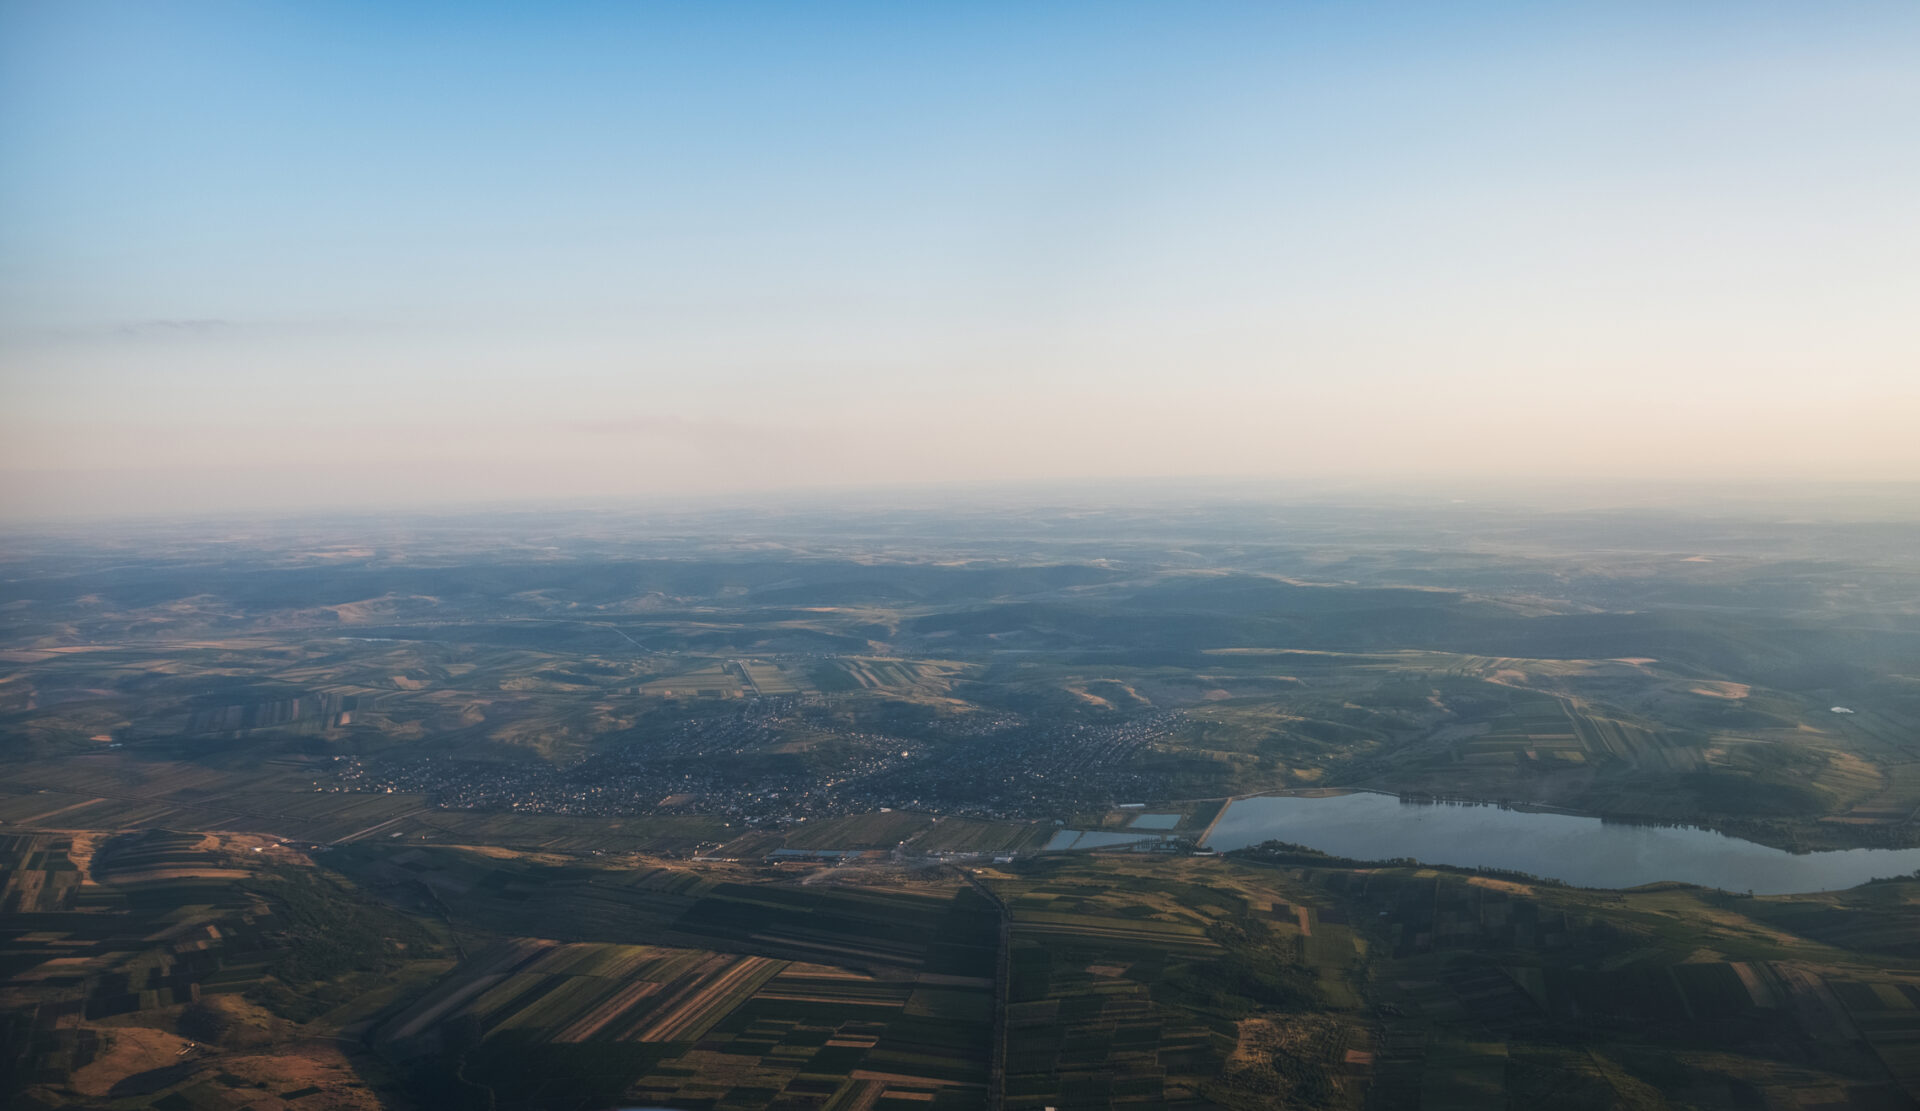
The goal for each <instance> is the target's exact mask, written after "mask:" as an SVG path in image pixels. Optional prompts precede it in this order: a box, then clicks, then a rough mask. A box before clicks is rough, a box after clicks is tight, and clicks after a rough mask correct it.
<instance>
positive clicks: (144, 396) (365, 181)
mask: <svg viewBox="0 0 1920 1111" xmlns="http://www.w3.org/2000/svg"><path fill="white" fill-rule="evenodd" d="M1916 136H1920V6H1916V5H1913V4H1911V3H1906V2H1901V3H1871V2H1863V3H1841V4H1828V5H1812V4H1804V3H1801V4H1773V3H1765V2H1738V3H1731V2H1730V3H1717V2H1710V0H1702V2H1698V3H1687V4H1673V3H1605V4H1578V3H1574V4H1499V3H1484V4H1446V5H1440V4H1412V3H1408V4H1384V3H1383V4H1367V5H1331V4H1246V5H1240V4H1225V3H1223V4H1204V5H1194V4H1172V3H1168V4H1159V5H1144V4H1139V5H1137V4H1114V3H1100V4H1078V3H1058V4H1046V5H1025V4H951V5H950V4H940V3H916V4H894V5H879V4H873V5H868V4H803V5H753V4H724V5H705V4H692V3H687V4H595V3H583V4H569V5H546V4H532V3H519V4H516V3H505V4H488V5H479V6H472V5H454V4H446V5H441V4H433V3H423V4H404V5H374V4H355V3H342V4H323V5H254V4H217V3H208V4H191V5H188V4H168V5H147V4H132V3H94V2H73V3H69V2H32V0H21V2H14V3H10V4H7V5H6V6H5V7H4V8H0V164H3V165H4V166H5V171H4V172H3V173H0V516H4V517H11V518H24V517H31V516H41V515H47V514H62V513H126V512H142V513H152V512H169V511H174V510H181V511H189V510H190V511H194V512H201V511H207V510H220V509H244V508H255V507H279V508H286V509H300V508H305V507H339V506H354V505H405V504H428V503H467V502H479V501H498V500H503V499H506V500H511V499H529V498H535V499H537V498H543V497H551V498H564V499H573V498H582V497H587V498H617V497H663V496H670V497H699V496H702V495H709V494H722V493H726V494H737V493H743V492H744V493H754V494H760V493H766V492H770V491H781V490H790V489H808V488H840V487H856V486H869V485H890V486H893V485H902V484H914V483H968V482H1004V481H1008V480H1047V481H1053V480H1108V481H1111V480H1116V479H1124V478H1128V477H1132V476H1139V477H1168V476H1176V477H1177V476H1188V475H1191V476H1210V477H1213V478H1239V479H1256V480H1262V481H1266V480H1271V481H1275V482H1308V481H1311V482H1324V481H1358V482H1374V483H1386V484H1391V483H1395V482H1403V481H1410V480H1413V479H1415V478H1417V479H1419V480H1420V481H1432V480H1434V479H1436V478H1441V479H1448V478H1458V479H1460V480H1463V481H1465V480H1499V481H1508V480H1525V481H1533V480H1543V479H1544V480H1555V479H1610V480H1611V479H1619V480H1632V481H1638V482H1663V481H1670V480H1671V481H1684V482H1690V483H1691V482H1711V481H1716V480H1724V479H1758V480H1773V479H1794V480H1847V481H1856V480H1866V481H1916V480H1920V434H1917V433H1916V431H1915V430H1916V429H1920V308H1917V307H1920V142H1916V141H1915V140H1916Z"/></svg>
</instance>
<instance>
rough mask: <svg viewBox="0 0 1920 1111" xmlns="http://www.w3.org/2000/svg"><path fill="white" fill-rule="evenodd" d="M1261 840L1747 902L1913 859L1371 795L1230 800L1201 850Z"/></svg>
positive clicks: (1895, 869) (1916, 852) (1841, 882)
mask: <svg viewBox="0 0 1920 1111" xmlns="http://www.w3.org/2000/svg"><path fill="white" fill-rule="evenodd" d="M1262 841H1290V842H1292V843H1294V844H1296V845H1305V846H1307V847H1308V848H1311V849H1318V850H1319V851H1321V852H1324V853H1328V854H1331V855H1333V856H1343V857H1348V858H1350V859H1353V860H1390V859H1395V858H1399V857H1412V858H1414V859H1416V860H1420V861H1422V862H1424V863H1427V864H1449V865H1453V866H1455V867H1461V868H1504V869H1508V870H1510V871H1517V872H1528V873H1531V874H1533V875H1536V876H1546V877H1550V878H1553V879H1558V880H1564V881H1565V882H1567V883H1570V884H1574V885H1576V886H1579V887H1638V886H1639V885H1641V884H1643V883H1656V882H1659V881H1661V880H1677V881H1680V882H1682V883H1695V884H1700V885H1702V886H1705V887H1718V888H1724V889H1725V890H1728V891H1752V892H1754V893H1755V894H1758V895H1788V894H1798V893H1801V892H1807V891H1835V890H1840V889H1842V888H1848V887H1853V886H1855V885H1857V884H1861V883H1864V882H1866V881H1867V880H1869V879H1873V878H1874V877H1877V876H1897V875H1903V874H1906V873H1910V872H1913V871H1915V870H1916V869H1920V849H1846V850H1841V851H1837V852H1821V853H1789V852H1783V851H1782V850H1780V849H1772V848H1768V847H1767V846H1765V845H1760V844H1756V843H1754V842H1752V841H1742V840H1740V839H1739V838H1737V837H1728V836H1726V835H1725V834H1720V833H1714V832H1712V831H1710V830H1703V829H1685V828H1674V827H1666V826H1637V825H1626V824H1619V823H1612V822H1602V821H1601V820H1600V819H1598V818H1587V817H1578V816H1575V815H1570V814H1540V813H1534V812H1531V811H1524V810H1502V809H1500V808H1499V807H1496V806H1457V805H1449V804H1445V803H1442V804H1434V805H1429V804H1419V803H1406V802H1402V801H1400V800H1399V799H1398V798H1395V797H1394V796H1392V795H1380V794H1373V793H1371V792H1355V793H1352V794H1345V795H1330V796H1323V797H1318V798H1303V797H1295V796H1289V795H1268V796H1262V797H1260V798H1250V799H1240V800H1238V801H1237V802H1234V803H1233V804H1231V805H1230V806H1228V807H1227V812H1226V813H1225V814H1223V815H1221V816H1220V821H1219V822H1218V824H1216V825H1215V826H1214V827H1213V832H1212V833H1211V834H1210V835H1209V836H1208V837H1207V840H1206V847H1207V848H1210V849H1217V850H1219V851H1221V852H1228V851H1231V850H1233V849H1240V848H1245V847H1247V846H1248V845H1257V844H1259V843H1260V842H1262Z"/></svg>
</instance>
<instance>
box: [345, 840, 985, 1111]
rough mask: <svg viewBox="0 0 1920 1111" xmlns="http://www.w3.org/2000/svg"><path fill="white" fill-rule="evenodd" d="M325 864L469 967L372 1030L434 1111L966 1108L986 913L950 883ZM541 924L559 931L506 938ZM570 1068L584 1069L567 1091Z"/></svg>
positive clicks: (420, 858)
mask: <svg viewBox="0 0 1920 1111" xmlns="http://www.w3.org/2000/svg"><path fill="white" fill-rule="evenodd" d="M338 863H340V864H341V865H343V866H345V867H347V868H349V870H350V871H352V872H354V873H355V874H356V875H357V876H358V877H359V878H360V880H361V881H362V882H364V883H365V884H366V885H367V886H368V887H369V888H370V889H372V890H376V891H385V892H388V893H389V894H390V897H393V898H395V899H396V901H398V902H400V903H401V905H408V906H411V907H413V908H414V909H416V910H419V911H421V912H423V913H434V914H437V915H440V916H441V917H442V920H443V921H444V922H445V923H446V924H447V926H448V927H449V928H450V929H451V930H452V931H453V935H454V936H455V937H457V938H460V939H462V941H463V943H464V944H465V945H466V947H467V949H468V950H469V952H470V953H471V956H470V957H469V958H468V959H467V960H466V961H463V962H462V964H461V965H460V967H459V968H458V969H457V970H455V972H454V973H453V974H452V975H450V976H449V977H448V978H446V979H445V980H443V981H442V982H440V983H439V984H437V985H435V987H434V988H433V989H432V990H431V991H430V992H428V993H427V994H425V995H423V996H421V997H419V998H418V999H417V1000H416V1001H415V1002H414V1004H413V1005H412V1006H411V1007H409V1008H408V1009H406V1010H404V1011H401V1012H399V1013H397V1014H396V1015H394V1016H393V1017H392V1018H391V1019H389V1020H388V1021H387V1023H386V1024H385V1025H384V1026H383V1027H381V1028H380V1030H379V1031H378V1032H377V1034H376V1037H377V1038H378V1039H379V1040H380V1041H381V1043H382V1044H383V1045H385V1046H387V1050H386V1051H387V1052H389V1053H390V1054H391V1055H392V1056H394V1057H395V1058H396V1059H398V1060H401V1061H403V1062H405V1063H406V1064H407V1067H408V1068H409V1069H410V1070H412V1072H413V1074H414V1076H415V1081H414V1082H415V1083H416V1085H424V1086H425V1087H424V1088H423V1089H422V1090H430V1091H432V1092H434V1093H435V1095H434V1098H435V1099H437V1100H440V1101H442V1102H446V1103H447V1104H448V1105H454V1106H457V1105H461V1101H464V1100H467V1099H469V1098H480V1097H478V1096H477V1095H476V1094H475V1091H474V1090H472V1089H471V1088H470V1087H468V1086H469V1085H473V1084H478V1085H483V1086H484V1087H486V1088H488V1089H491V1090H492V1092H493V1093H494V1095H493V1098H494V1099H496V1100H499V1101H501V1102H503V1103H511V1104H513V1105H515V1106H547V1105H549V1104H552V1105H557V1106H573V1105H574V1104H573V1103H570V1102H568V1101H570V1100H573V1101H577V1100H580V1099H586V1098H589V1096H591V1098H593V1099H606V1100H611V1099H615V1098H624V1099H629V1100H654V1101H659V1102H664V1103H667V1104H669V1105H676V1104H689V1103H691V1104H699V1103H700V1102H701V1101H712V1100H718V1101H719V1105H722V1106H728V1107H734V1106H738V1107H766V1106H774V1105H778V1106H782V1107H795V1106H798V1107H826V1106H843V1105H844V1101H845V1100H849V1099H851V1100H856V1101H859V1100H866V1101H872V1100H883V1101H884V1100H892V1101H899V1100H906V1101H908V1102H916V1103H918V1102H924V1101H926V1100H929V1099H930V1100H934V1101H935V1102H937V1103H938V1104H939V1105H941V1106H955V1107H965V1106H977V1105H978V1104H979V1101H980V1100H981V1098H982V1096H983V1093H984V1089H985V1086H986V1080H987V1077H986V1069H987V1055H988V1042H989V1033H990V1030H991V1026H992V1021H993V1006H994V992H993V969H994V961H995V955H996V952H997V946H996V944H995V929H996V922H997V917H996V915H995V914H994V912H993V909H992V907H991V906H990V905H989V904H988V903H987V902H986V901H985V900H984V899H982V898H981V897H979V896H977V895H975V894H974V893H973V892H972V891H971V890H970V889H967V888H965V887H958V886H956V885H955V883H954V881H952V880H951V879H948V880H946V881H945V882H944V883H929V882H926V881H921V882H919V883H912V884H908V885H905V886H898V885H891V884H887V883H886V882H885V881H884V880H883V881H881V882H882V885H881V886H878V887H872V886H865V885H855V886H847V885H844V884H836V885H834V886H831V887H828V886H818V887H810V886H805V885H794V884H791V883H785V882H767V877H764V876H762V877H758V880H757V882H755V879H756V877H755V874H754V873H752V872H751V871H749V870H745V869H741V868H729V867H728V866H724V865H715V866H699V867H694V866H686V865H681V866H675V867H666V866H655V867H640V868H630V867H624V866H621V867H615V866H608V865H604V864H599V863H588V862H585V861H581V860H578V859H577V858H569V857H565V856H560V855H554V854H540V855H537V856H528V855H525V854H505V853H498V852H481V851H478V850H446V849H433V848H409V849H397V848H392V847H388V846H375V845H372V844H368V845H364V846H355V847H352V848H350V849H346V850H342V851H341V853H340V854H339V855H338ZM542 924H544V925H546V926H548V927H553V926H556V925H562V924H564V926H565V929H564V930H562V931H559V935H558V936H554V935H553V934H552V933H549V935H548V936H546V937H539V936H528V935H527V934H525V933H522V932H520V931H523V930H525V929H526V928H528V927H531V926H535V925H542ZM641 939H646V940H645V941H642V940H641ZM583 1055H598V1056H596V1057H595V1058H594V1059H596V1060H599V1061H601V1062H602V1063H603V1064H602V1065H600V1066H596V1068H595V1070H592V1071H590V1074H589V1075H588V1078H587V1079H586V1080H582V1079H580V1076H581V1074H580V1072H579V1069H578V1063H579V1062H580V1061H581V1060H583V1059H585V1056H583ZM508 1061H512V1062H514V1065H513V1067H512V1068H510V1069H509V1068H506V1067H505V1066H504V1064H503V1062H508ZM589 1081H590V1083H589ZM579 1084H587V1087H586V1088H581V1087H579V1086H578V1085H579Z"/></svg>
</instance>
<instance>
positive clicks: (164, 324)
mask: <svg viewBox="0 0 1920 1111" xmlns="http://www.w3.org/2000/svg"><path fill="white" fill-rule="evenodd" d="M236 327H239V325H237V324H235V323H234V322H233V321H231V320H222V319H220V318H218V317H204V318H197V319H159V320H131V321H127V322H126V323H124V324H119V325H116V326H115V327H114V329H113V332H114V334H115V335H121V336H128V337H132V338H137V339H146V338H150V337H153V336H203V335H207V334H208V333H211V332H224V331H228V330H230V329H233V328H236Z"/></svg>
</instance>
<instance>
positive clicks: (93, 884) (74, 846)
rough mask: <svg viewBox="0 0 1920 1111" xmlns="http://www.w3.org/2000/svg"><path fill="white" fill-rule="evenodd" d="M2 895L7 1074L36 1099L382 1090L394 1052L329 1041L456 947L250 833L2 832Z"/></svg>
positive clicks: (233, 1100) (256, 1102) (10, 1089)
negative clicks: (377, 1083) (378, 1058)
mask: <svg viewBox="0 0 1920 1111" xmlns="http://www.w3.org/2000/svg"><path fill="white" fill-rule="evenodd" d="M0 913H3V914H4V922H5V925H6V930H5V931H4V934H0V975H4V977H5V979H4V982H0V1026H3V1027H4V1029H5V1031H6V1037H5V1039H4V1044H5V1058H4V1060H3V1061H0V1083H4V1091H5V1092H6V1093H7V1098H8V1100H9V1106H19V1107H23V1108H30V1107H56V1106H73V1105H76V1104H91V1103H93V1102H94V1101H97V1100H102V1099H106V1098H108V1097H113V1098H114V1099H115V1100H116V1101H117V1102H115V1103H114V1104H113V1105H114V1106H148V1105H153V1106H162V1107H167V1108H174V1107H205V1108H239V1107H242V1106H248V1105H251V1106H255V1107H269V1108H277V1107H281V1106H290V1105H291V1104H290V1102H288V1098H289V1097H288V1094H289V1093H296V1092H299V1091H301V1090H303V1089H308V1088H316V1087H317V1090H320V1091H326V1092H328V1093H330V1094H331V1096H332V1098H334V1099H336V1100H342V1101H344V1102H342V1103H340V1105H341V1106H369V1107H370V1106H376V1105H377V1104H376V1103H374V1102H373V1101H372V1097H371V1096H370V1095H368V1094H366V1088H367V1083H366V1080H367V1077H368V1076H374V1077H379V1076H383V1075H384V1073H383V1071H382V1069H381V1067H380V1066H379V1065H378V1063H377V1062H375V1061H372V1060H371V1059H368V1060H356V1059H355V1055H354V1054H353V1053H351V1052H348V1051H345V1050H343V1049H342V1048H340V1047H338V1046H334V1045H328V1044H325V1043H323V1042H316V1041H314V1040H313V1039H314V1038H315V1036H321V1037H331V1036H332V1035H333V1034H334V1033H335V1032H337V1031H339V1030H341V1029H345V1028H349V1027H352V1026H354V1025H356V1024H358V1023H363V1022H364V1021H366V1020H367V1019H368V1018H370V1017H371V1016H373V1015H375V1014H377V1013H378V1011H379V1010H380V1008H381V1007H383V1006H385V1005H387V1004H389V1003H391V1002H392V1001H393V1000H394V999H396V998H399V997H401V996H403V995H405V994H406V993H407V992H409V991H412V990H418V989H419V988H421V987H424V986H425V983H426V982H427V981H428V980H430V979H431V978H432V977H434V976H437V975H439V974H441V973H442V972H444V971H445V969H446V968H447V966H448V964H449V963H450V962H449V961H447V960H445V959H443V956H442V950H441V949H440V943H439V941H438V939H437V937H436V935H435V933H434V931H433V930H432V929H431V928H429V927H428V926H426V925H423V924H421V923H419V922H417V921H415V920H414V919H412V918H410V917H408V916H406V915H404V914H400V913H397V912H395V911H393V910H391V909H389V908H387V907H385V906H383V905H380V904H377V903H374V902H372V901H371V900H369V899H367V898H365V896H363V895H361V894H359V893H358V892H357V891H355V890H354V889H352V888H351V887H350V886H347V885H344V884H342V883H341V882H340V881H339V880H338V879H337V878H334V877H329V876H327V875H325V874H323V873H320V872H318V871H316V870H315V869H314V868H313V866H312V864H311V862H310V861H308V860H307V859H306V858H305V857H304V856H302V855H301V854H299V853H297V852H295V851H293V850H291V849H289V848H287V847H285V846H283V845H281V844H279V843H278V842H277V841H273V840H271V839H266V838H260V837H255V836H250V835H244V834H223V833H198V832H195V833H185V832H174V831H161V830H150V831H146V832H142V833H130V834H129V833H114V832H110V831H101V832H85V833H75V834H72V835H67V836H51V835H33V836H7V837H0ZM361 1056H362V1057H364V1054H362V1055H361ZM316 1082H318V1083H317V1084H316ZM293 1098H297V1097H293Z"/></svg>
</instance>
